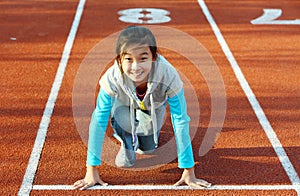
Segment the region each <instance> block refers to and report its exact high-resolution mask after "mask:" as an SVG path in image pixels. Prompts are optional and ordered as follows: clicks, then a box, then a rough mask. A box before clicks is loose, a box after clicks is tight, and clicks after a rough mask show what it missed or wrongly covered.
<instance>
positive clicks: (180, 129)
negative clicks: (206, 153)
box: [168, 89, 211, 188]
mask: <svg viewBox="0 0 300 196" xmlns="http://www.w3.org/2000/svg"><path fill="white" fill-rule="evenodd" d="M168 104H169V106H170V113H171V121H172V125H173V129H174V133H175V139H176V146H177V154H178V167H179V168H184V171H183V173H182V176H181V179H180V180H179V181H177V182H176V183H175V185H176V186H179V185H181V184H182V183H186V184H188V185H189V186H190V187H192V188H203V187H209V186H211V184H210V183H208V182H206V181H204V180H201V179H197V178H196V176H195V172H194V157H193V149H192V144H191V139H190V135H189V122H190V118H189V116H188V115H187V109H186V101H185V97H184V91H183V89H182V90H181V91H180V92H179V93H178V94H177V95H175V96H174V97H172V98H169V99H168Z"/></svg>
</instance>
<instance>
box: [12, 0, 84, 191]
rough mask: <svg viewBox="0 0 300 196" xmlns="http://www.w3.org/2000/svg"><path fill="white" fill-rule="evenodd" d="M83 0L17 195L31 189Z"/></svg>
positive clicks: (78, 21)
mask: <svg viewBox="0 0 300 196" xmlns="http://www.w3.org/2000/svg"><path fill="white" fill-rule="evenodd" d="M84 4H85V0H80V2H79V4H78V7H77V10H76V15H75V18H74V21H73V24H72V27H71V30H70V33H69V35H68V39H67V41H66V44H65V47H64V51H63V53H62V57H61V60H60V63H59V66H58V69H57V72H56V76H55V79H54V82H53V84H52V88H51V92H50V95H49V98H48V101H47V104H46V107H45V109H44V113H43V117H42V120H41V122H40V125H39V129H38V132H37V136H36V139H35V142H34V146H33V149H32V152H31V155H30V158H29V162H28V165H27V169H26V172H25V175H24V178H23V182H22V185H21V187H20V190H19V193H18V195H22V196H23V195H29V194H30V191H31V189H32V185H33V181H34V177H35V173H36V170H37V167H38V164H39V159H40V156H41V153H42V150H43V146H44V143H45V139H46V135H47V131H48V126H49V123H50V119H51V116H52V112H53V109H54V106H55V102H56V99H57V95H58V92H59V89H60V86H61V83H62V80H63V77H64V73H65V70H66V67H67V64H68V60H69V56H70V53H71V49H72V46H73V43H74V39H75V36H76V33H77V29H78V26H79V23H80V19H81V15H82V12H83V9H84Z"/></svg>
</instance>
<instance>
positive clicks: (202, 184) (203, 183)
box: [197, 179, 211, 188]
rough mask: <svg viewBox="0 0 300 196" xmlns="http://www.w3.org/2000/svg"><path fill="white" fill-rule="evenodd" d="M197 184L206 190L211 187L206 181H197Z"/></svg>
mask: <svg viewBox="0 0 300 196" xmlns="http://www.w3.org/2000/svg"><path fill="white" fill-rule="evenodd" d="M197 184H199V185H201V186H203V187H205V188H209V187H211V183H209V182H207V181H205V180H202V179H197Z"/></svg>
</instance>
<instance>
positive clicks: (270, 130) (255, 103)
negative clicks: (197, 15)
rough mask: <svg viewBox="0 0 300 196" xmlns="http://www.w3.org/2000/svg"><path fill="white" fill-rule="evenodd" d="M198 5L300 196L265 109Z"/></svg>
mask: <svg viewBox="0 0 300 196" xmlns="http://www.w3.org/2000/svg"><path fill="white" fill-rule="evenodd" d="M198 3H199V5H200V7H201V9H202V11H203V13H204V15H205V16H206V19H207V20H208V22H209V24H210V26H211V28H212V29H213V32H214V34H215V36H216V37H217V40H218V41H219V43H220V45H221V47H222V50H223V52H224V53H225V55H226V57H227V59H228V61H229V63H230V65H231V67H232V69H233V71H234V73H235V75H236V77H237V79H238V81H239V83H240V85H241V87H242V89H243V91H244V93H245V94H246V96H247V98H248V100H249V102H250V104H251V106H252V109H253V110H254V112H255V114H256V117H257V118H258V120H259V123H260V124H261V126H262V127H263V129H264V131H265V133H266V135H267V137H268V139H269V141H270V142H271V144H272V146H273V149H274V150H275V152H276V154H277V156H278V158H279V160H280V162H281V165H282V166H283V168H284V170H285V172H286V174H287V175H288V177H289V179H290V181H291V183H292V185H293V186H294V187H295V190H296V191H297V193H298V195H300V188H299V187H300V179H299V176H298V174H297V172H296V170H295V168H294V167H293V164H292V163H291V161H290V159H289V157H288V156H287V154H286V152H285V150H284V148H283V147H282V144H281V143H280V141H279V139H278V137H277V135H276V133H275V131H274V130H273V128H272V126H271V124H270V122H269V120H268V119H267V117H266V115H265V113H264V111H263V109H262V108H261V106H260V104H259V102H258V101H257V99H256V97H255V95H254V93H253V91H252V90H251V88H250V86H249V84H248V82H247V80H246V78H245V76H244V74H243V72H242V71H241V69H240V67H239V65H238V63H237V62H236V60H235V58H234V56H233V54H232V53H231V51H230V49H229V47H228V45H227V43H226V41H225V39H224V37H223V35H222V33H221V31H220V30H219V28H218V25H217V24H216V22H215V21H214V19H213V17H212V15H211V14H210V12H209V10H208V8H207V6H206V4H205V2H204V1H203V0H198Z"/></svg>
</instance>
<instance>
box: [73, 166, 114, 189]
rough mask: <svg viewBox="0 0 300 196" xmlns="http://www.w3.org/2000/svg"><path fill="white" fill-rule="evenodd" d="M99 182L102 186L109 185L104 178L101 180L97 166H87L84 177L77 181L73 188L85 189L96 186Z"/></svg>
mask: <svg viewBox="0 0 300 196" xmlns="http://www.w3.org/2000/svg"><path fill="white" fill-rule="evenodd" d="M97 183H98V184H100V185H102V186H107V185H108V184H107V183H106V182H103V180H101V178H100V176H99V174H98V170H97V168H96V167H94V166H87V168H86V174H85V177H84V179H81V180H78V181H76V182H75V183H74V184H73V188H74V189H79V190H84V189H87V188H89V187H92V186H94V185H95V184H97Z"/></svg>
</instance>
